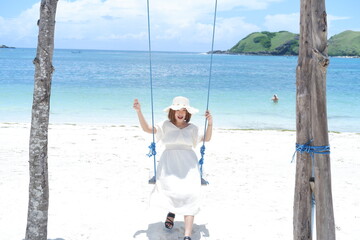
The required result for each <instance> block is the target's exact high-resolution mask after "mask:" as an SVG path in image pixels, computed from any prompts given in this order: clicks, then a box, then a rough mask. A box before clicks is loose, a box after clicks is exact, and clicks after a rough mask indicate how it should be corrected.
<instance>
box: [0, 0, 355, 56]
mask: <svg viewBox="0 0 360 240" xmlns="http://www.w3.org/2000/svg"><path fill="white" fill-rule="evenodd" d="M0 3H1V4H0V6H1V8H0V44H5V45H8V46H15V47H19V48H20V47H25V48H35V47H36V44H37V34H38V28H37V26H36V22H37V19H38V18H39V4H40V1H39V0H16V1H11V0H0ZM150 5H151V6H150V11H151V13H150V14H151V31H152V32H151V38H152V49H153V50H154V51H194V52H204V51H208V50H210V48H211V36H212V21H213V9H214V0H150ZM359 9H360V1H359V0H347V1H339V0H327V1H326V10H327V14H328V36H329V37H330V36H333V35H334V34H338V33H340V32H342V31H345V30H354V31H360V14H358V11H359ZM299 12H300V0H218V15H217V24H216V35H215V45H214V49H220V50H226V49H229V48H231V47H232V46H233V45H235V44H236V43H237V42H238V41H239V40H241V39H242V38H244V37H246V36H247V35H248V34H250V33H252V32H255V31H282V30H286V31H290V32H294V33H298V32H299ZM55 47H56V48H69V49H113V50H147V15H146V0H59V2H58V9H57V15H56V32H55Z"/></svg>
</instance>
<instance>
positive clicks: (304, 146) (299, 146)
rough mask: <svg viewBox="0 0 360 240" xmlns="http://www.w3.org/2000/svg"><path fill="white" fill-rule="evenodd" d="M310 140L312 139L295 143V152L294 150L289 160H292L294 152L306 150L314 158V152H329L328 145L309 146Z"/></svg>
mask: <svg viewBox="0 0 360 240" xmlns="http://www.w3.org/2000/svg"><path fill="white" fill-rule="evenodd" d="M312 141H313V139H311V140H310V141H309V142H307V143H305V144H298V143H296V148H295V152H294V155H293V157H292V160H291V162H293V161H294V157H295V154H296V152H299V153H300V154H302V153H304V152H306V153H308V154H310V156H311V157H312V158H314V154H330V146H311V145H310V144H311V142H312Z"/></svg>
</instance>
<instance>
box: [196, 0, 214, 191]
mask: <svg viewBox="0 0 360 240" xmlns="http://www.w3.org/2000/svg"><path fill="white" fill-rule="evenodd" d="M216 13H217V0H215V8H214V22H213V31H212V41H211V52H210V67H209V81H208V90H207V101H206V111H208V110H209V100H210V89H211V77H212V65H213V52H214V40H215V26H216ZM204 125H205V126H204V139H203V144H202V146H201V148H200V154H201V158H200V160H199V165H200V176H201V184H202V185H208V184H209V182H208V181H206V180H205V179H204V178H203V164H204V155H205V139H206V130H207V127H206V126H207V119H206V118H205V124H204Z"/></svg>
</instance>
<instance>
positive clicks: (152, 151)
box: [147, 0, 156, 179]
mask: <svg viewBox="0 0 360 240" xmlns="http://www.w3.org/2000/svg"><path fill="white" fill-rule="evenodd" d="M147 19H148V40H149V69H150V71H149V75H150V76H149V77H150V92H151V93H150V95H151V125H152V138H153V141H152V143H151V144H150V146H149V148H150V152H149V154H147V155H148V156H149V157H152V156H153V157H154V178H155V179H156V157H155V156H156V150H155V147H156V144H155V126H154V97H153V81H152V62H151V37H150V36H151V35H150V4H149V0H147Z"/></svg>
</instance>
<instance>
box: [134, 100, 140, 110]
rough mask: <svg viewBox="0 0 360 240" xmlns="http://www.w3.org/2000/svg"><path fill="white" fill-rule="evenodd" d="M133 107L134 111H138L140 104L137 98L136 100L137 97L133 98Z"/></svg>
mask: <svg viewBox="0 0 360 240" xmlns="http://www.w3.org/2000/svg"><path fill="white" fill-rule="evenodd" d="M133 108H134V109H135V111H137V112H140V110H141V106H140V103H139V100H138V99H137V98H135V99H134V105H133Z"/></svg>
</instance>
